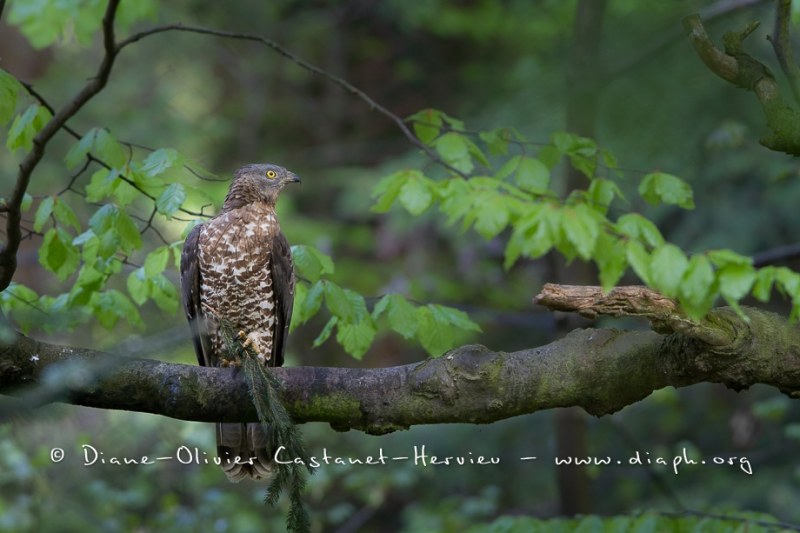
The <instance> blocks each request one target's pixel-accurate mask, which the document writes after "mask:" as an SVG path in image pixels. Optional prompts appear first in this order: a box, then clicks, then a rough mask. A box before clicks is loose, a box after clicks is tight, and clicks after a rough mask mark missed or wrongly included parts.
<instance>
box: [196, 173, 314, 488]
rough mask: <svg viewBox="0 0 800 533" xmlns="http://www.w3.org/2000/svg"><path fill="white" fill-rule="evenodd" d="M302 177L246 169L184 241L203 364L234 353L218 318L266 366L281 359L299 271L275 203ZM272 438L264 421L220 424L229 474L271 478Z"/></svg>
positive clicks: (219, 434)
mask: <svg viewBox="0 0 800 533" xmlns="http://www.w3.org/2000/svg"><path fill="white" fill-rule="evenodd" d="M297 181H300V180H299V179H298V178H297V176H295V175H294V174H292V173H291V172H289V171H288V170H286V169H284V168H281V167H278V166H276V165H264V164H259V165H247V166H245V167H242V168H240V169H239V170H237V171H236V173H235V175H234V180H233V182H232V184H231V188H230V191H229V192H228V196H227V197H226V198H225V203H224V204H223V207H222V210H221V211H220V213H219V214H218V215H217V216H215V217H214V218H212V219H211V220H209V221H208V222H206V223H205V224H200V225H198V226H196V227H195V228H194V229H193V230H192V231H191V233H190V234H189V236H188V237H187V238H186V243H185V245H184V249H183V255H182V256H181V285H182V291H183V304H184V309H185V311H186V316H187V318H188V319H189V322H190V324H191V326H192V330H193V332H194V344H195V351H196V352H197V359H198V361H199V363H200V364H201V365H204V366H221V365H227V363H228V361H229V360H230V359H231V358H233V355H230V356H229V355H228V354H226V346H225V340H224V339H223V335H222V332H221V330H220V322H224V323H225V324H226V326H229V327H230V328H231V329H232V330H234V331H236V332H239V331H241V332H242V334H243V336H244V337H245V339H246V340H245V343H247V344H248V345H249V346H250V347H251V348H253V349H254V350H255V351H256V352H257V353H258V354H259V358H260V359H262V360H263V361H264V363H265V364H267V365H270V366H280V365H282V364H283V352H284V349H285V343H286V336H287V333H288V330H289V322H290V320H291V316H292V303H293V300H294V274H293V271H292V257H291V251H290V248H289V244H288V243H287V242H286V238H285V237H284V236H283V234H282V233H281V230H280V225H279V224H278V219H277V217H276V215H275V202H276V201H277V199H278V193H279V192H280V191H281V189H282V188H283V186H284V185H285V184H286V183H292V182H297ZM268 441H269V439H268V438H267V435H265V434H264V431H263V430H262V428H261V426H260V424H257V423H254V424H217V450H218V454H219V456H220V458H221V459H222V460H223V464H222V468H223V470H224V471H225V474H226V475H227V476H228V478H229V479H230V480H231V481H239V480H241V479H244V478H246V477H251V478H254V479H260V478H263V477H266V476H268V475H269V474H270V463H271V461H272V455H273V450H271V449H269V448H268V446H269V444H268ZM237 457H238V458H240V460H239V461H236V458H237ZM243 462H244V463H245V464H241V463H243Z"/></svg>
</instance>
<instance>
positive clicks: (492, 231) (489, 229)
mask: <svg viewBox="0 0 800 533" xmlns="http://www.w3.org/2000/svg"><path fill="white" fill-rule="evenodd" d="M508 218H509V213H508V205H507V204H506V201H505V199H504V198H503V196H502V195H500V194H497V193H496V192H494V191H491V192H489V191H487V192H485V193H483V194H482V195H481V206H480V208H479V209H477V218H476V219H475V231H477V232H478V233H479V234H480V235H481V236H482V237H483V238H484V239H492V238H494V237H495V236H497V234H499V233H500V232H501V231H503V229H504V228H505V227H506V225H508Z"/></svg>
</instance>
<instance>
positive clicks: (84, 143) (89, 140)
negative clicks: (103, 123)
mask: <svg viewBox="0 0 800 533" xmlns="http://www.w3.org/2000/svg"><path fill="white" fill-rule="evenodd" d="M98 131H99V130H98V129H97V128H92V129H90V130H89V131H88V132H87V133H86V134H85V135H84V136H83V137H81V138H80V140H78V141H77V142H76V143H75V144H73V145H72V146H71V147H70V149H69V151H68V152H67V155H66V157H65V158H64V162H65V163H66V165H67V168H70V169H71V168H75V167H76V166H78V165H79V164H80V163H81V162H82V161H83V160H84V159H85V158H86V155H87V154H88V153H89V152H90V151H91V150H92V146H94V140H95V138H96V137H97V132H98Z"/></svg>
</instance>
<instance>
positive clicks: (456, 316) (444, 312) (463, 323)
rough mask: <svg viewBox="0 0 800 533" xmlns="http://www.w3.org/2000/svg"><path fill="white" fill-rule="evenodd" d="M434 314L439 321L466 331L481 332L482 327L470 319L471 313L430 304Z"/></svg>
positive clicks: (429, 307) (429, 306) (428, 306)
mask: <svg viewBox="0 0 800 533" xmlns="http://www.w3.org/2000/svg"><path fill="white" fill-rule="evenodd" d="M426 307H427V308H428V309H430V311H431V314H432V316H433V317H434V319H435V320H436V321H438V322H441V323H445V324H450V325H452V326H455V327H456V328H458V329H461V330H464V331H475V332H478V333H481V327H480V326H479V325H478V324H476V323H475V322H473V321H472V320H470V318H469V315H467V313H465V312H464V311H461V310H459V309H454V308H452V307H447V306H444V305H439V304H428V305H427V306H426Z"/></svg>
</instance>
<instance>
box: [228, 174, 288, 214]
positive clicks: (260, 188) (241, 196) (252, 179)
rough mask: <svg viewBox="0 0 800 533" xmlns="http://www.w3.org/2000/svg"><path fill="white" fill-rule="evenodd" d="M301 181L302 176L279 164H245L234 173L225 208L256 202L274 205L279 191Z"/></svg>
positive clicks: (234, 207)
mask: <svg viewBox="0 0 800 533" xmlns="http://www.w3.org/2000/svg"><path fill="white" fill-rule="evenodd" d="M299 182H300V178H298V177H297V176H296V175H295V174H294V173H293V172H290V171H289V170H286V169H285V168H283V167H279V166H278V165H272V164H268V163H258V164H253V165H245V166H243V167H242V168H240V169H239V170H237V171H236V172H235V173H234V175H233V183H231V188H230V190H229V191H228V196H227V197H226V198H225V204H224V205H223V209H236V208H238V207H242V206H243V205H247V204H252V203H255V202H264V203H267V204H269V205H272V206H274V205H275V202H276V201H277V200H278V193H280V192H281V189H283V187H284V186H285V185H286V184H287V183H299Z"/></svg>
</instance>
